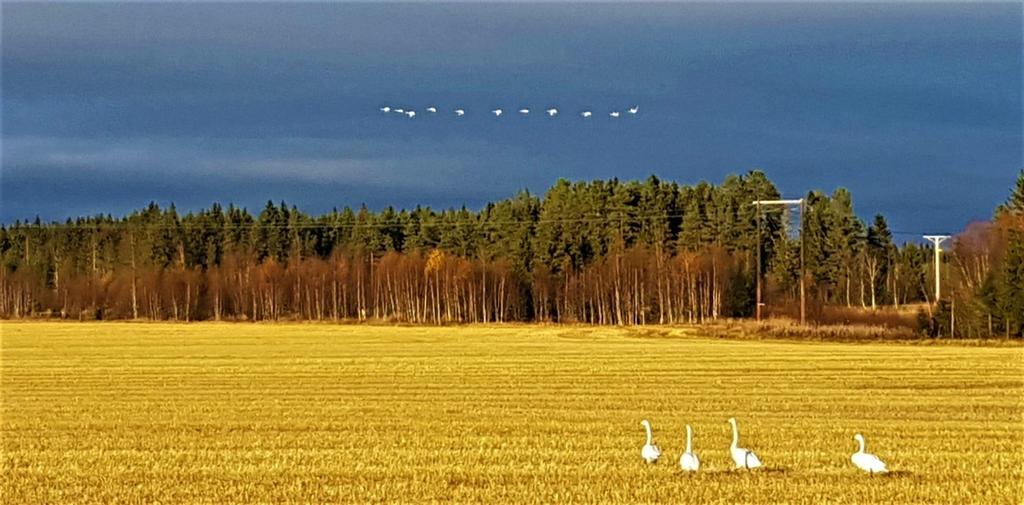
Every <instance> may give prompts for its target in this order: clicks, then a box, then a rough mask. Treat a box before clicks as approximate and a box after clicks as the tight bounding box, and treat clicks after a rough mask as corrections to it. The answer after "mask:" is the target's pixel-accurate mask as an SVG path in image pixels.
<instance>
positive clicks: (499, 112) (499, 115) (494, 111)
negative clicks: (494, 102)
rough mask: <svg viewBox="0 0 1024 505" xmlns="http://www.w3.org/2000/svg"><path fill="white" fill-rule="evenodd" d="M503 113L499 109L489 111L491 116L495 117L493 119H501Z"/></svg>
mask: <svg viewBox="0 0 1024 505" xmlns="http://www.w3.org/2000/svg"><path fill="white" fill-rule="evenodd" d="M503 112H505V111H503V110H501V109H494V110H492V111H491V114H494V115H495V117H501V114H502V113H503Z"/></svg>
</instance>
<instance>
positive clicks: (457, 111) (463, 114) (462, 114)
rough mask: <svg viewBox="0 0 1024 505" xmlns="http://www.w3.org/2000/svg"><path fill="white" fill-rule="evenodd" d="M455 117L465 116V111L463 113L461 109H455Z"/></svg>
mask: <svg viewBox="0 0 1024 505" xmlns="http://www.w3.org/2000/svg"><path fill="white" fill-rule="evenodd" d="M455 115H456V116H459V117H462V116H465V115H466V111H464V110H462V109H455Z"/></svg>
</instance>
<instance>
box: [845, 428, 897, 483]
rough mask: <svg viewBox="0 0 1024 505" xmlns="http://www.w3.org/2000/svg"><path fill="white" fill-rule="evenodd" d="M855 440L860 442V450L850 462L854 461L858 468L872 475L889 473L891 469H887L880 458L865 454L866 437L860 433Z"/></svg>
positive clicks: (851, 457) (855, 436)
mask: <svg viewBox="0 0 1024 505" xmlns="http://www.w3.org/2000/svg"><path fill="white" fill-rule="evenodd" d="M853 439H854V440H856V441H857V442H860V449H858V450H857V452H855V453H853V456H850V460H851V461H853V464H854V465H856V466H857V468H860V469H861V470H864V471H865V472H868V473H870V474H871V475H874V474H876V473H888V472H889V469H888V468H886V467H885V463H884V462H882V460H880V459H878V456H875V455H874V454H868V453H866V452H864V435H861V434H860V433H858V434H856V435H854V436H853Z"/></svg>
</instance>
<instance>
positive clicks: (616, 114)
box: [608, 111, 619, 117]
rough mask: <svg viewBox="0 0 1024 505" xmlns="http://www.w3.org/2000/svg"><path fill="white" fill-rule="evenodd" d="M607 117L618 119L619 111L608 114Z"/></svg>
mask: <svg viewBox="0 0 1024 505" xmlns="http://www.w3.org/2000/svg"><path fill="white" fill-rule="evenodd" d="M608 115H609V116H611V117H619V111H613V112H609V113H608Z"/></svg>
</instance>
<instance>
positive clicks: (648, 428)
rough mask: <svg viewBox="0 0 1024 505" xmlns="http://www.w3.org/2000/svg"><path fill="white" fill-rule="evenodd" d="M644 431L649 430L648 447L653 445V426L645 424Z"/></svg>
mask: <svg viewBox="0 0 1024 505" xmlns="http://www.w3.org/2000/svg"><path fill="white" fill-rule="evenodd" d="M644 429H645V430H647V445H651V441H652V440H653V437H651V425H649V424H645V425H644Z"/></svg>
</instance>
